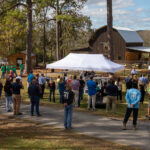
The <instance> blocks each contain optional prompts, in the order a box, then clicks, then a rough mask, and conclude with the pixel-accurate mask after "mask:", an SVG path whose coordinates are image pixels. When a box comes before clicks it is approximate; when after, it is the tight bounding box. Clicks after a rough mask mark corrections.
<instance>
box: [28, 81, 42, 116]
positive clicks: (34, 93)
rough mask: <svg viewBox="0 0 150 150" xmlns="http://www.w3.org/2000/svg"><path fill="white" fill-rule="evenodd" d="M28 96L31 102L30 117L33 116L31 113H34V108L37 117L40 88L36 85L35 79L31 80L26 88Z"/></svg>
mask: <svg viewBox="0 0 150 150" xmlns="http://www.w3.org/2000/svg"><path fill="white" fill-rule="evenodd" d="M28 94H29V96H30V101H31V116H33V113H34V106H36V114H37V116H41V115H40V112H39V102H40V88H39V86H38V85H37V81H36V79H33V80H32V82H31V84H30V86H29V88H28Z"/></svg>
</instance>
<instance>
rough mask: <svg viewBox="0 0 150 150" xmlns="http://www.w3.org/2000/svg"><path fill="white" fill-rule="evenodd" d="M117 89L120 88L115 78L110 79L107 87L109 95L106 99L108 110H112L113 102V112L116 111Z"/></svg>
mask: <svg viewBox="0 0 150 150" xmlns="http://www.w3.org/2000/svg"><path fill="white" fill-rule="evenodd" d="M117 91H118V88H117V86H116V85H115V84H114V80H112V79H111V80H110V81H109V83H108V86H107V88H106V93H107V96H106V98H105V100H106V112H108V111H109V110H110V104H111V103H112V111H113V113H115V112H116V103H117Z"/></svg>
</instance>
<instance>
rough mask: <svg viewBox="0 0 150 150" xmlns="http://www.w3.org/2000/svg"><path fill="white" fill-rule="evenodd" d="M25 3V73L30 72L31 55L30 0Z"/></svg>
mask: <svg viewBox="0 0 150 150" xmlns="http://www.w3.org/2000/svg"><path fill="white" fill-rule="evenodd" d="M26 3H27V39H26V40H27V41H26V53H27V55H26V62H25V72H26V73H30V72H31V71H32V62H31V53H32V0H26Z"/></svg>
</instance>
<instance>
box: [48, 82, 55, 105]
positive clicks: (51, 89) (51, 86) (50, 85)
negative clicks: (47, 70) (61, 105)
mask: <svg viewBox="0 0 150 150" xmlns="http://www.w3.org/2000/svg"><path fill="white" fill-rule="evenodd" d="M49 88H50V93H49V101H50V102H51V96H52V94H53V102H54V103H55V89H56V86H55V81H53V80H51V81H50V83H49Z"/></svg>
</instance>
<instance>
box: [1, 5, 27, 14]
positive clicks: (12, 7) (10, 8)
mask: <svg viewBox="0 0 150 150" xmlns="http://www.w3.org/2000/svg"><path fill="white" fill-rule="evenodd" d="M18 6H23V7H26V8H27V5H26V4H23V3H17V4H15V5H13V6H11V7H9V8H8V9H6V10H5V11H3V12H1V13H0V16H1V15H3V14H5V13H6V12H7V11H9V10H12V9H14V8H16V7H18Z"/></svg>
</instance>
